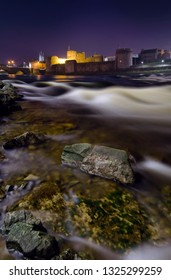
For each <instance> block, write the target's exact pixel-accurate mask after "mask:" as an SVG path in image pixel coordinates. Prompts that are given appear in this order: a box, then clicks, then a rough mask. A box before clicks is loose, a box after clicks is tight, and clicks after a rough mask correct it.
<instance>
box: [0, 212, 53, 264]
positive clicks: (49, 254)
mask: <svg viewBox="0 0 171 280" xmlns="http://www.w3.org/2000/svg"><path fill="white" fill-rule="evenodd" d="M1 232H2V234H7V240H6V245H7V248H8V249H14V250H18V251H20V252H21V253H22V254H23V255H24V256H25V257H28V258H33V259H35V258H41V259H50V258H53V257H54V256H56V255H58V254H59V246H58V242H57V240H56V239H55V237H53V236H50V235H49V234H48V233H47V230H46V228H45V227H44V226H43V225H42V223H41V221H40V220H39V219H37V218H35V217H34V216H33V215H32V213H31V212H30V211H26V210H20V211H14V212H8V213H7V214H6V215H5V218H4V224H3V226H2V228H1Z"/></svg>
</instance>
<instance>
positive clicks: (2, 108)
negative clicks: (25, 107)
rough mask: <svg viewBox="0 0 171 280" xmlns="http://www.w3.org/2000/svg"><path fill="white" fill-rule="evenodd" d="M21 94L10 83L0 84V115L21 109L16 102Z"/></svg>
mask: <svg viewBox="0 0 171 280" xmlns="http://www.w3.org/2000/svg"><path fill="white" fill-rule="evenodd" d="M21 98H22V95H21V94H19V92H18V90H17V89H16V88H15V87H14V86H13V85H12V84H10V83H3V82H1V84H0V115H3V114H5V113H8V112H10V111H13V110H18V109H21V107H20V106H19V105H17V104H16V101H17V100H20V99H21Z"/></svg>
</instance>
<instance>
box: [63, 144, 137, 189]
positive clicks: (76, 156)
mask: <svg viewBox="0 0 171 280" xmlns="http://www.w3.org/2000/svg"><path fill="white" fill-rule="evenodd" d="M61 158H62V163H63V164H65V165H68V166H71V167H77V168H80V170H82V171H84V172H86V173H89V174H92V175H97V176H100V177H103V178H107V179H111V180H114V181H118V182H120V183H123V184H132V183H133V182H134V175H133V171H132V168H131V165H130V163H129V159H128V154H127V152H126V151H124V150H119V149H114V148H110V147H105V146H98V145H91V144H87V143H83V144H82V143H81V144H73V145H71V146H65V147H64V150H63V153H62V156H61Z"/></svg>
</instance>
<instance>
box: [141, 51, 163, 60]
mask: <svg viewBox="0 0 171 280" xmlns="http://www.w3.org/2000/svg"><path fill="white" fill-rule="evenodd" d="M159 55H161V52H160V51H159V50H158V49H147V50H144V49H142V50H141V53H140V54H139V58H140V63H149V62H154V61H157V59H158V56H159Z"/></svg>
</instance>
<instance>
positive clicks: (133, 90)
mask: <svg viewBox="0 0 171 280" xmlns="http://www.w3.org/2000/svg"><path fill="white" fill-rule="evenodd" d="M9 81H10V82H11V83H12V84H13V85H14V86H15V87H17V88H18V89H19V91H20V92H21V93H22V94H23V96H24V97H23V100H22V101H20V104H21V107H22V110H21V111H16V112H13V113H12V114H10V115H8V116H4V117H3V118H2V119H1V123H0V136H1V145H3V143H4V142H5V141H7V140H8V139H11V138H13V137H15V136H17V135H20V134H22V133H24V132H26V131H33V132H35V133H43V134H45V135H46V136H47V137H48V141H49V142H48V144H46V145H44V146H41V147H40V148H39V149H38V148H35V147H30V148H28V149H22V150H12V151H8V152H7V151H6V152H5V157H6V158H7V160H6V161H5V162H4V161H1V162H0V170H1V178H2V179H3V180H4V182H5V184H15V183H16V182H17V183H18V182H20V181H22V180H23V179H24V178H25V177H26V176H27V175H29V174H34V175H36V176H38V177H39V178H40V180H41V181H42V182H43V183H42V184H44V191H43V190H39V192H38V194H37V193H35V194H34V199H35V201H36V202H34V203H33V204H35V205H33V204H32V207H31V206H30V205H31V202H30V201H29V202H28V201H27V200H26V199H25V195H26V194H25V193H21V195H20V196H17V199H12V198H8V199H6V200H5V202H3V207H2V206H1V208H0V209H1V212H5V211H6V210H7V208H9V206H13V204H15V207H14V209H21V208H26V209H31V210H33V211H35V213H37V215H38V216H40V217H42V216H43V217H44V219H45V222H47V220H48V219H49V220H51V222H49V220H48V222H47V225H48V226H49V227H50V230H52V231H54V232H56V231H57V224H58V230H59V224H60V223H62V222H61V219H65V226H66V227H67V232H68V233H69V235H71V236H77V237H78V238H79V237H82V238H88V239H90V240H91V241H93V242H95V243H98V244H100V245H102V246H103V245H105V246H106V247H107V248H110V249H112V250H114V249H115V248H116V249H121V250H124V249H125V248H126V246H125V245H122V246H120V247H119V246H117V241H114V242H113V243H112V238H113V235H111V236H112V237H111V238H109V236H108V235H105V234H103V233H101V232H100V230H99V229H98V230H99V233H95V228H96V229H97V224H96V227H95V226H94V230H92V229H89V224H92V221H89V219H90V215H88V214H87V211H88V210H87V209H83V208H80V209H79V211H80V213H81V214H80V216H79V215H78V213H77V215H75V216H73V213H72V211H71V212H70V210H68V209H69V208H66V205H65V206H64V205H60V201H61V199H62V198H61V197H58V196H57V195H56V193H55V194H54V193H53V195H54V196H53V195H52V194H49V200H51V202H50V201H48V200H46V199H45V197H46V194H45V193H46V192H47V193H48V192H49V189H48V188H47V184H49V185H50V186H51V185H52V186H51V191H52V192H54V185H53V184H54V183H55V184H57V187H58V188H59V190H60V192H62V197H63V199H64V201H65V202H67V203H70V204H72V206H73V205H76V207H77V210H78V208H79V206H78V205H79V203H80V201H82V200H81V199H82V197H86V198H87V199H90V198H91V199H94V201H96V200H97V199H104V197H107V195H108V194H109V193H111V190H112V188H113V186H112V183H111V182H109V181H108V180H105V181H103V180H102V179H99V178H94V177H93V178H90V177H89V176H88V175H87V174H82V173H80V172H78V171H77V170H72V169H71V170H70V169H69V171H68V169H67V168H64V167H63V166H61V159H60V156H61V153H62V150H63V148H64V146H65V145H69V144H74V143H92V144H98V145H103V146H109V147H113V148H118V149H123V150H126V151H128V152H129V153H130V154H131V157H132V167H133V170H134V172H135V175H136V181H135V184H134V185H132V186H117V184H116V183H115V188H118V189H119V190H120V188H121V189H122V188H123V189H124V191H125V192H126V193H127V192H128V193H130V194H131V195H133V197H134V198H135V199H136V201H137V203H139V204H140V205H141V206H142V209H146V210H145V211H147V213H148V215H149V216H150V219H151V223H152V222H154V224H155V225H156V224H157V226H156V227H155V231H156V232H155V234H154V235H156V237H154V236H153V238H151V237H149V240H153V242H152V243H153V244H160V245H161V244H162V245H163V244H167V245H168V244H170V242H169V239H170V237H171V220H170V215H171V144H170V143H171V77H170V76H164V75H158V76H157V75H151V76H145V75H139V76H130V77H128V76H124V75H122V76H112V75H111V76H89V77H84V76H53V77H51V76H36V77H31V76H30V77H24V76H23V77H21V78H20V77H10V78H9ZM59 181H60V183H59ZM44 182H46V183H44ZM61 182H62V183H61ZM36 188H37V187H36ZM27 194H28V192H27ZM39 194H40V197H41V196H42V200H41V201H38V197H37V196H38V195H39ZM47 196H48V195H47ZM52 196H53V199H54V201H52V200H53V199H51V198H52ZM80 197H81V198H80ZM20 198H21V201H20V200H19V199H20ZM24 199H25V200H24ZM30 199H32V201H33V197H32V198H31V197H30ZM43 199H44V204H43V202H42V201H43ZM84 199H85V198H84ZM18 201H19V202H18ZM16 203H18V204H16ZM29 203H30V205H29ZM58 203H59V205H56V204H58ZM62 203H63V202H61V204H62ZM84 203H85V201H84ZM82 206H83V205H82ZM17 207H18V208H17ZM90 208H91V207H90ZM62 209H63V210H62ZM64 209H65V210H64ZM57 211H64V212H65V214H66V215H64V216H65V217H64V216H63V215H62V217H61V218H60V217H59V215H58V216H57V215H56V212H57ZM74 211H76V210H74ZM81 211H82V212H81ZM92 211H94V210H92ZM106 211H108V210H107V207H106ZM49 215H50V216H51V218H49ZM83 215H85V216H84V217H83ZM109 215H110V213H109ZM46 216H47V219H46ZM76 216H77V218H76ZM78 216H79V218H78ZM81 216H82V218H83V219H84V221H83V222H82V221H81ZM73 217H74V218H73ZM52 220H53V221H55V223H56V225H52ZM72 220H74V222H73V221H72ZM97 222H99V223H101V222H102V221H100V220H99V221H98V220H97ZM79 223H80V224H81V223H83V225H82V229H81V228H79V226H78V224H79ZM110 226H111V224H110V223H109V221H108V229H107V230H108V231H109V232H110ZM80 227H81V226H80ZM83 228H84V229H83ZM98 230H97V231H98ZM113 230H114V228H111V231H113ZM61 233H62V234H65V231H64V230H63V229H61V232H60V234H61ZM112 234H113V233H112ZM124 238H125V237H124ZM132 238H134V235H132V237H131V236H130V239H132ZM108 239H109V240H108ZM128 239H129V238H128ZM144 240H145V242H148V241H149V240H148V237H147V236H146V237H145V238H144ZM142 241H143V238H142V240H141V241H140V242H139V243H138V241H137V242H135V244H133V242H132V241H130V240H129V241H128V240H127V241H126V242H127V243H128V248H130V247H131V246H132V245H133V246H135V245H141V243H142ZM129 242H130V243H129ZM131 242H132V243H131ZM126 249H127V248H126ZM158 258H160V257H158Z"/></svg>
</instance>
